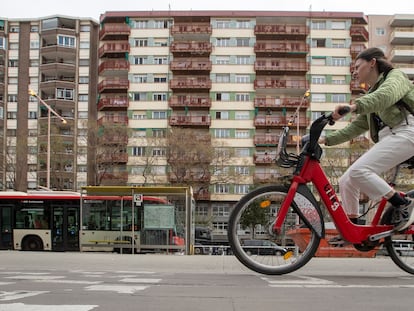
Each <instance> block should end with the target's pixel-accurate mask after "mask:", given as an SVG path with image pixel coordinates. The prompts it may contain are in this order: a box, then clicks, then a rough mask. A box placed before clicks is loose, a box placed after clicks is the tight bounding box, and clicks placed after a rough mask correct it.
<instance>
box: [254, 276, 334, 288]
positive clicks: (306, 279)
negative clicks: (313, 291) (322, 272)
mask: <svg viewBox="0 0 414 311" xmlns="http://www.w3.org/2000/svg"><path fill="white" fill-rule="evenodd" d="M261 279H262V280H264V281H266V282H268V283H269V284H270V285H271V286H275V287H276V286H278V285H284V286H286V285H327V284H335V283H334V282H332V281H329V280H324V279H319V278H313V277H310V276H298V279H299V280H273V279H269V278H266V277H262V278H261Z"/></svg>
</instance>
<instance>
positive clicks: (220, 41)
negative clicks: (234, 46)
mask: <svg viewBox="0 0 414 311" xmlns="http://www.w3.org/2000/svg"><path fill="white" fill-rule="evenodd" d="M216 45H217V46H221V47H226V46H230V38H217V43H216Z"/></svg>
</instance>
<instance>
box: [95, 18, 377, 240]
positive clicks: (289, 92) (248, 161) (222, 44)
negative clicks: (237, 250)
mask: <svg viewBox="0 0 414 311" xmlns="http://www.w3.org/2000/svg"><path fill="white" fill-rule="evenodd" d="M230 13H231V14H230ZM100 22H101V31H100V46H99V59H100V65H99V86H98V92H99V98H100V99H99V104H98V123H99V124H100V125H101V126H103V127H107V128H111V127H113V126H116V127H119V126H121V127H122V126H124V127H127V128H128V129H129V130H130V134H129V135H128V136H129V139H125V140H122V142H123V144H119V141H118V142H117V143H116V148H117V149H118V151H119V153H118V156H116V160H115V161H114V157H111V161H112V163H111V164H112V165H111V169H110V170H105V175H104V176H102V179H101V181H102V183H103V184H112V183H114V181H115V182H122V183H128V184H144V183H146V184H148V183H149V184H151V183H155V184H158V183H165V184H170V183H174V182H176V179H175V176H174V175H173V174H171V166H172V162H171V160H170V159H168V156H167V155H166V152H163V151H162V149H163V146H162V144H161V145H157V146H155V147H154V145H153V144H151V141H152V140H153V138H154V137H165V136H167V135H168V131H170V130H171V129H172V130H173V131H174V128H175V127H180V128H182V127H184V128H188V129H191V131H192V132H196V133H197V134H198V135H200V136H199V137H204V140H203V143H205V144H209V145H211V147H212V148H214V149H216V150H217V149H226V150H227V151H228V154H229V155H230V157H231V158H230V159H229V161H228V162H227V164H228V165H227V167H225V168H223V169H221V170H218V171H215V172H214V173H212V174H211V175H210V176H205V175H203V176H202V178H203V179H204V182H205V183H200V178H201V177H200V175H198V174H197V173H196V172H194V174H189V178H188V179H187V181H188V182H189V183H191V184H193V185H194V188H195V189H194V190H195V194H196V198H197V201H198V202H197V213H198V216H199V217H201V218H203V217H205V218H210V219H213V220H212V227H214V230H215V234H216V236H217V235H219V234H220V233H222V234H223V235H224V234H225V232H226V228H227V216H228V213H229V210H230V208H231V206H232V205H233V204H234V202H235V201H237V200H238V199H239V198H240V197H241V196H242V195H243V194H245V193H246V192H248V191H249V189H251V187H252V186H254V185H257V184H260V183H266V182H270V181H271V180H272V179H274V178H275V177H277V176H280V170H279V168H277V167H275V166H274V165H273V159H274V157H275V150H276V145H277V142H278V137H279V134H280V131H281V129H282V127H283V126H286V125H287V124H288V123H289V122H290V121H292V120H291V119H292V116H293V115H294V114H295V112H296V111H297V112H298V115H297V118H296V119H294V120H293V124H294V126H293V132H292V133H291V134H292V135H291V137H290V139H289V146H290V147H291V148H292V151H294V150H295V149H296V147H297V140H296V137H297V136H298V135H302V134H303V133H305V131H306V128H307V127H308V125H309V123H310V121H311V120H312V119H314V118H316V117H317V116H319V115H320V114H321V113H322V112H324V111H330V110H332V109H333V107H334V105H335V104H338V103H348V102H349V101H350V100H351V98H352V96H355V94H358V93H359V92H360V91H361V88H360V86H359V85H357V84H352V78H351V67H352V62H353V59H354V58H355V56H356V55H357V53H358V52H359V51H361V50H363V49H364V48H366V47H367V43H368V40H369V36H368V30H367V25H368V20H367V18H366V16H364V15H363V14H362V13H350V12H347V13H333V12H246V11H243V12H238V11H232V12H225V11H191V12H183V11H181V12H174V11H151V12H106V13H105V14H103V15H101V19H100ZM350 85H351V87H350ZM307 90H310V93H311V95H310V97H309V98H305V97H304V95H305V93H306V91H307ZM310 105H311V106H310ZM309 108H311V109H309ZM345 123H346V121H343V122H338V123H337V125H336V128H337V127H341V126H344V124H345ZM114 124H116V125H114ZM205 137H208V138H207V139H205ZM109 141H111V139H110V137H109ZM189 143H190V142H188V144H189ZM164 146H165V145H164ZM189 146H190V145H189ZM144 149H145V151H144ZM148 149H149V150H150V152H148ZM125 153H126V155H124V154H125ZM148 157H150V158H152V159H153V158H157V161H156V162H154V165H153V166H154V168H153V170H151V172H152V175H153V176H155V177H154V178H153V179H152V181H149V180H148V179H145V178H144V174H143V172H144V171H146V170H147V165H148V161H147V160H146V159H147V158H148ZM105 158H108V157H105ZM174 161H176V159H175V160H174ZM212 171H213V170H212ZM221 174H229V175H231V174H233V176H237V178H233V179H228V180H231V182H226V183H220V178H219V176H218V175H221ZM205 178H207V180H205ZM205 184H207V188H206V187H205Z"/></svg>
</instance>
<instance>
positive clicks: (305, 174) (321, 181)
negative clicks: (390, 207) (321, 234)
mask: <svg viewBox="0 0 414 311" xmlns="http://www.w3.org/2000/svg"><path fill="white" fill-rule="evenodd" d="M307 183H312V184H313V185H314V186H315V188H316V189H317V191H318V193H319V195H320V197H321V199H322V202H323V203H324V204H325V207H326V209H327V210H328V212H329V214H330V215H331V217H332V220H333V222H334V223H335V225H336V228H337V229H338V231H339V233H340V234H341V235H342V237H343V238H344V239H345V240H347V241H349V242H351V243H353V244H361V243H362V242H364V241H367V240H368V239H369V237H370V236H373V235H375V234H380V233H386V232H390V231H392V229H393V226H392V225H381V224H379V221H380V219H381V215H382V212H383V211H384V208H385V205H386V203H387V201H386V200H385V199H383V200H382V201H381V202H380V204H379V207H378V209H377V211H376V213H375V216H374V218H373V220H372V222H371V224H369V225H356V224H354V223H352V222H351V221H350V219H349V218H348V216H347V215H346V213H345V210H344V208H343V206H342V205H341V203H340V201H339V199H338V197H337V195H336V193H335V190H334V188H333V187H332V185H331V184H330V182H329V180H328V178H327V177H326V174H325V172H324V171H323V169H322V167H321V165H320V163H319V161H318V160H316V159H313V158H311V157H310V156H306V158H305V162H304V164H303V166H302V169H301V171H300V173H299V174H298V175H294V176H293V179H292V183H291V185H290V187H289V191H288V193H287V196H286V198H285V200H284V202H283V203H282V205H281V208H280V210H279V212H278V214H277V216H276V222H275V223H274V226H273V229H274V230H275V232H280V229H281V228H282V224H283V221H284V218H285V217H286V214H287V211H288V209H289V206H290V205H291V203H292V201H293V199H294V197H295V194H296V191H297V189H298V186H299V185H300V184H307Z"/></svg>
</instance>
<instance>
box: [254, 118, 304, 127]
mask: <svg viewBox="0 0 414 311" xmlns="http://www.w3.org/2000/svg"><path fill="white" fill-rule="evenodd" d="M289 120H290V117H289V118H288V117H284V116H272V115H266V116H257V117H256V118H254V125H255V126H256V127H257V128H267V127H282V126H288V125H289V124H288V123H289ZM297 120H298V119H296V121H295V124H296V122H297ZM308 124H309V119H308V118H306V117H299V126H300V127H307V126H308Z"/></svg>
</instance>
